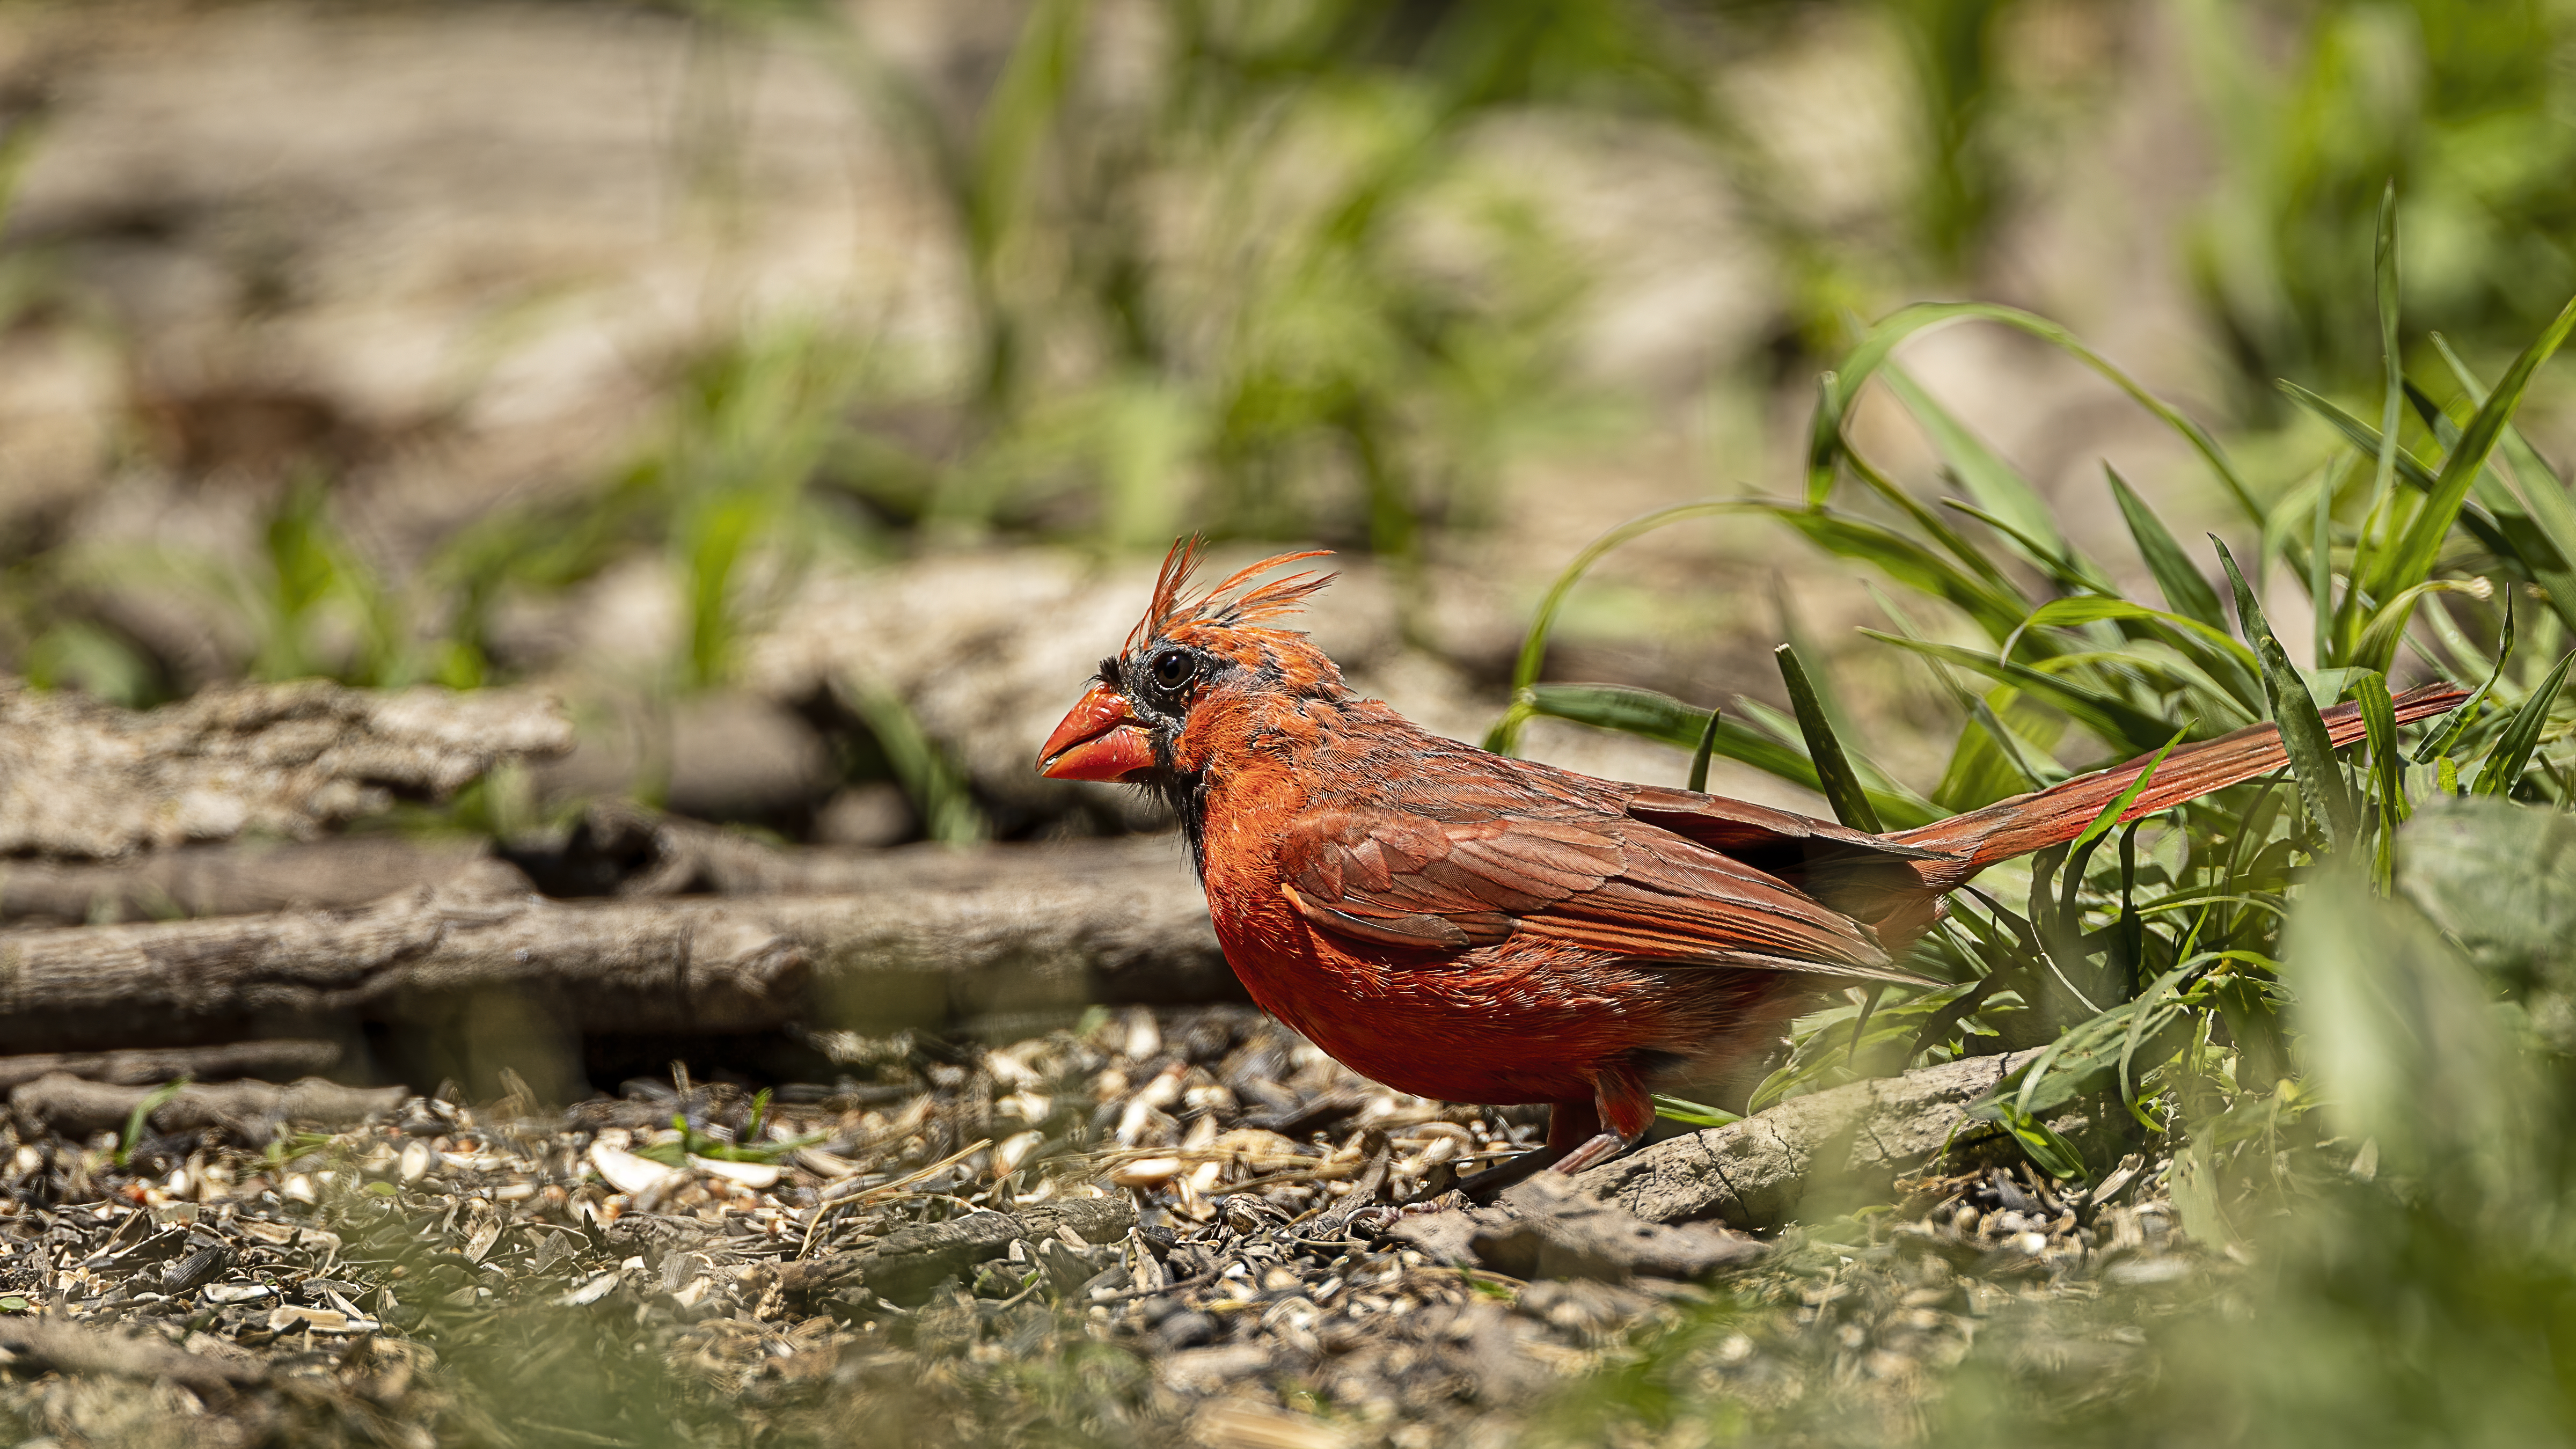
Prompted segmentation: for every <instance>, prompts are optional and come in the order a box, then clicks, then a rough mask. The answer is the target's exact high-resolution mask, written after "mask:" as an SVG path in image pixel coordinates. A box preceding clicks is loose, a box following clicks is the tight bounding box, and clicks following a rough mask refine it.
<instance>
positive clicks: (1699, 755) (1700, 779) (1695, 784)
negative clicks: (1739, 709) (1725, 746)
mask: <svg viewBox="0 0 2576 1449" xmlns="http://www.w3.org/2000/svg"><path fill="white" fill-rule="evenodd" d="M1720 718H1721V715H1720V712H1719V711H1717V710H1710V711H1709V712H1708V727H1707V728H1705V729H1703V730H1701V731H1700V732H1699V743H1698V744H1696V745H1693V746H1691V763H1690V788H1691V792H1692V793H1693V794H1705V793H1706V792H1707V790H1708V760H1709V756H1711V755H1713V754H1715V753H1716V752H1717V722H1718V720H1719V719H1720Z"/></svg>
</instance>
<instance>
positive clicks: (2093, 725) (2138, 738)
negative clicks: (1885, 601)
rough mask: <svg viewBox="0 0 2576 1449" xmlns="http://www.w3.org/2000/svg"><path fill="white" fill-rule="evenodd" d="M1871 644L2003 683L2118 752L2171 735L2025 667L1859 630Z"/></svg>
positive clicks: (2164, 723) (2167, 727)
mask: <svg viewBox="0 0 2576 1449" xmlns="http://www.w3.org/2000/svg"><path fill="white" fill-rule="evenodd" d="M1861 632H1862V633H1864V634H1867V635H1868V636H1869V637H1871V638H1873V639H1879V640H1883V641H1885V642H1887V643H1890V644H1893V645H1895V646H1896V647H1898V648H1899V649H1910V650H1912V651H1913V652H1915V653H1917V654H1920V655H1923V656H1924V657H1926V658H1929V659H1938V660H1941V661H1943V662H1945V663H1949V664H1956V665H1958V666H1959V667H1960V668H1962V669H1970V670H1974V671H1976V672H1977V673H1979V674H1982V675H1984V676H1986V677H1987V678H1988V679H1992V680H1994V681H1996V682H1997V683H1999V684H2009V685H2012V686H2013V687H2014V688H2016V689H2019V690H2021V691H2022V692H2023V693H2025V694H2028V695H2030V696H2031V697H2032V698H2034V699H2038V700H2040V701H2043V702H2044V703H2047V704H2050V705H2054V706H2056V707H2057V708H2058V709H2061V710H2064V711H2065V712H2066V713H2067V714H2069V715H2072V716H2073V717H2074V718H2075V721H2076V723H2078V724H2081V725H2083V726H2084V727H2085V728H2086V729H2088V730H2091V731H2092V732H2093V733H2095V734H2097V735H2099V736H2101V737H2102V739H2103V740H2104V741H2105V742H2106V743H2108V744H2111V745H2112V746H2114V747H2117V748H2125V749H2127V750H2128V751H2129V752H2130V753H2132V754H2142V753H2144V752H2146V751H2148V750H2152V749H2154V748H2155V747H2156V746H2157V745H2159V744H2161V743H2163V741H2164V738H2165V736H2167V735H2169V734H2172V733H2173V729H2174V727H2173V722H2172V721H2171V720H2164V719H2158V718H2157V717H2156V716H2154V715H2151V714H2148V713H2147V712H2146V711H2144V710H2142V709H2139V708H2137V707H2136V706H2135V705H2132V704H2129V703H2127V702H2126V701H2123V700H2119V699H2114V698H2112V697H2111V696H2109V695H2106V694H2101V693H2098V692H2096V691H2094V690H2090V689H2086V688H2084V687H2083V686H2081V685H2077V684H2070V683H2068V682H2066V681H2065V680H2062V679H2059V678H2057V677H2055V676H2053V675H2049V674H2044V673H2042V672H2040V671H2039V670H2036V669H2033V668H2031V667H2030V666H2028V665H2026V664H2014V663H2011V662H2009V661H2007V660H2002V659H1996V658H1992V657H1990V656H1987V655H1984V654H1980V653H1978V652H1977V651H1976V650H1974V649H1963V648H1961V647H1960V646H1958V645H1956V644H1936V643H1932V642H1930V641H1928V640H1922V639H1906V638H1901V637H1899V636H1897V635H1894V634H1882V633H1880V632H1878V631H1877V630H1875V629H1863V630H1862V631H1861Z"/></svg>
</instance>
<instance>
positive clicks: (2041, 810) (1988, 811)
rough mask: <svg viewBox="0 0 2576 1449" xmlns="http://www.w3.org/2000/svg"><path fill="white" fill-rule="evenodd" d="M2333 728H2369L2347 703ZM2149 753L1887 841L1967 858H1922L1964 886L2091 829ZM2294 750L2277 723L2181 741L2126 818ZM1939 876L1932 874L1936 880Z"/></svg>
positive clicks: (2342, 739)
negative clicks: (2020, 857) (2283, 744)
mask: <svg viewBox="0 0 2576 1449" xmlns="http://www.w3.org/2000/svg"><path fill="white" fill-rule="evenodd" d="M2467 697H2468V691H2466V690H2464V689H2460V688H2458V687H2456V686H2454V685H2448V684H2428V685H2424V686H2423V687H2421V688H2418V689H2410V690H2408V691H2406V692H2405V693H2404V694H2401V695H2399V696H2397V699H2396V701H2395V703H2396V705H2397V722H2398V723H2399V724H2410V723H2413V722H2414V721H2416V720H2420V719H2428V718H2430V717H2432V716H2434V715H2437V714H2440V713H2442V712H2443V711H2444V710H2447V709H2451V708H2453V707H2455V706H2456V705H2458V704H2459V702H2460V701H2461V700H2463V699H2466V698H2467ZM2325 721H2326V732H2327V733H2328V734H2329V735H2331V736H2332V737H2333V739H2334V742H2335V745H2336V747H2337V748H2341V747H2342V746H2344V745H2348V744H2351V743H2353V742H2354V741H2356V740H2358V739H2360V738H2361V737H2362V736H2363V735H2364V734H2365V733H2366V732H2367V731H2366V730H2365V728H2364V726H2363V724H2362V721H2361V710H2360V707H2359V706H2357V705H2350V704H2340V705H2337V706H2335V707H2334V708H2332V709H2329V710H2327V711H2325ZM2151 758H2153V757H2152V756H2146V757H2141V758H2139V759H2135V760H2131V761H2129V762H2128V763H2127V764H2125V765H2115V766H2113V767H2112V768H2110V769H2108V770H2098V771H2095V772H2094V773H2092V774H2090V775H2081V776H2078V777H2076V778H2075V779H2072V780H2067V781H2065V782H2063V783H2060V784H2056V785H2051V786H2050V787H2048V788H2047V789H2045V790H2040V791H2037V792H2035V793H2032V794H2028V795H2016V796H2014V797H2013V798H2011V799H2009V800H1998V801H1996V802H1995V803H1994V804H1992V805H1988V806H1986V807H1985V808H1984V809H1982V810H1972V811H1970V812H1969V813H1967V814H1965V815H1953V816H1951V817H1950V818H1949V819H1947V820H1936V821H1934V822H1933V823H1931V824H1930V825H1926V826H1922V827H1920V828H1919V829H1914V830H1908V831H1904V832H1902V833H1900V834H1896V835H1890V836H1889V837H1887V838H1888V839H1890V840H1893V841H1896V842H1898V843H1900V844H1904V845H1918V846H1921V847H1923V848H1924V849H1926V850H1938V851H1942V852H1944V853H1947V854H1954V855H1957V856H1960V857H1961V859H1958V860H1956V861H1941V862H1933V861H1922V862H1918V868H1919V869H1922V870H1923V873H1924V876H1925V880H1924V883H1925V884H1926V885H1930V886H1933V887H1935V888H1936V889H1940V890H1948V889H1951V888H1952V887H1954V886H1957V885H1960V884H1962V883H1964V882H1965V881H1966V880H1967V879H1968V878H1969V877H1970V876H1973V875H1975V874H1976V873H1977V872H1978V871H1981V870H1983V869H1985V868H1986V867H1987V866H1990V865H1993V864H1994V863H1995V862H1997V861H2000V860H2010V859H2012V858H2013V857H2014V856H2017V855H2028V854H2030V853H2031V852H2032V851H2034V850H2046V849H2047V848H2048V847H2050V846H2052V845H2063V844H2065V843H2066V842H2067V841H2070V840H2073V839H2074V838H2075V837H2076V836H2078V835H2081V834H2083V833H2084V827H2085V826H2086V825H2088V824H2090V823H2092V820H2093V817H2094V816H2096V815H2099V814H2101V813H2102V807H2103V806H2105V805H2108V804H2110V803H2111V802H2112V801H2114V800H2117V799H2119V798H2120V792H2121V791H2123V790H2126V789H2128V788H2129V784H2130V782H2131V781H2133V780H2135V779H2137V778H2138V773H2139V772H2140V771H2141V770H2144V769H2145V768H2146V767H2147V760H2148V759H2151ZM2289 758H2290V757H2289V753H2288V751H2286V750H2284V749H2283V748H2282V747H2281V731H2280V730H2279V728H2278V727H2276V726H2273V725H2267V724H2263V725H2249V726H2247V727H2246V728H2244V729H2241V730H2238V731H2236V732H2235V733H2234V734H2230V735H2221V736H2219V737H2218V738H2217V739H2214V740H2204V741H2202V742H2201V743H2199V744H2196V745H2183V746H2178V747H2177V748H2176V749H2175V750H2174V752H2173V753H2172V754H2170V755H2167V756H2165V761H2164V763H2163V764H2161V765H2158V766H2157V767H2156V773H2155V778H2154V779H2152V780H2149V781H2148V782H2147V787H2146V788H2145V789H2143V790H2141V791H2139V792H2138V798H2137V799H2135V800H2133V801H2131V802H2130V803H2129V808H2128V809H2126V810H2124V811H2122V812H2121V813H2120V818H2121V819H2122V820H2124V821H2127V820H2135V819H2137V818H2138V817H2139V816H2141V815H2152V814H2154V813H2155V812H2157V811H2159V810H2170V809H2172V808H2173V807H2174V806H2176V805H2179V804H2181V803H2183V802H2184V801H2186V800H2195V799H2198V798H2199V797H2201V796H2203V795H2206V794H2208V793H2209V792H2210V791H2212V790H2223V789H2225V788H2226V787H2228V786H2230V785H2233V784H2236V783H2237V782H2239V781H2242V780H2250V779H2253V778H2254V777H2255V776H2257V775H2265V774H2269V773H2271V772H2272V771H2274V770H2277V769H2279V768H2281V767H2282V766H2283V765H2285V764H2287V763H2289ZM1936 876H1937V877H1938V878H1937V879H1935V878H1934V877H1936Z"/></svg>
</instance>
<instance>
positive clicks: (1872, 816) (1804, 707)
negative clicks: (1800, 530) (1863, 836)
mask: <svg viewBox="0 0 2576 1449" xmlns="http://www.w3.org/2000/svg"><path fill="white" fill-rule="evenodd" d="M1772 657H1773V658H1775V659H1777V660H1779V661H1780V681H1781V683H1783V684H1785V685H1787V686H1788V689H1789V705H1790V707H1791V708H1792V709H1794V710H1796V711H1797V714H1798V732H1799V733H1800V734H1802V735H1804V736H1806V740H1807V758H1808V759H1809V760H1810V761H1811V762H1812V763H1813V764H1814V765H1815V767H1816V777H1817V779H1818V780H1819V781H1821V782H1822V783H1823V785H1824V787H1825V803H1826V804H1828V805H1830V806H1832V807H1833V811H1834V818H1835V819H1836V820H1839V821H1841V822H1842V823H1844V824H1845V825H1848V826H1850V827H1851V828H1852V829H1854V830H1866V831H1868V832H1869V833H1870V834H1872V835H1876V834H1878V833H1879V832H1881V831H1882V830H1885V829H1886V828H1887V827H1886V826H1884V825H1881V824H1880V823H1879V820H1878V812H1877V811H1876V810H1873V809H1871V808H1870V804H1869V795H1868V793H1867V792H1866V791H1864V790H1863V789H1862V788H1861V783H1860V776H1859V775H1857V774H1855V773H1853V771H1852V767H1851V761H1850V760H1849V759H1848V758H1846V757H1845V756H1844V754H1843V745H1842V741H1841V740H1839V739H1837V738H1835V736H1834V726H1833V722H1832V721H1831V720H1830V719H1828V718H1826V716H1825V706H1824V701H1823V700H1821V699H1819V698H1818V697H1817V695H1816V686H1815V683H1814V682H1813V681H1812V680H1810V679H1808V678H1807V667H1806V665H1804V664H1802V663H1800V662H1799V660H1798V651H1797V650H1796V649H1794V648H1792V647H1790V646H1789V645H1786V644H1783V645H1781V646H1780V647H1779V648H1778V649H1776V650H1773V651H1772Z"/></svg>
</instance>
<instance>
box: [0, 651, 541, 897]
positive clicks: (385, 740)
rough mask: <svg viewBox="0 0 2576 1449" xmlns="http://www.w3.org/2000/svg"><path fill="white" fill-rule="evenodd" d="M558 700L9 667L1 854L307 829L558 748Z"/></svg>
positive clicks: (83, 851)
mask: <svg viewBox="0 0 2576 1449" xmlns="http://www.w3.org/2000/svg"><path fill="white" fill-rule="evenodd" d="M571 744H572V727H571V725H570V723H569V722H567V721H566V720H565V718H564V716H563V712H562V710H561V709H560V708H559V707H557V706H556V704H555V703H554V701H552V700H550V699H544V698H541V697H538V696H534V695H529V694H523V693H517V692H513V691H507V690H482V691H476V692H473V693H469V694H459V693H455V692H453V691H450V690H444V689H434V688H427V687H423V688H417V689H406V690H401V691H398V692H390V693H387V692H374V691H368V690H361V689H348V688H344V687H342V686H340V685H336V684H332V683H329V682H327V681H324V680H303V681H299V682H297V683H293V684H243V685H226V686H220V687H217V688H214V689H208V690H205V691H203V692H202V693H199V694H198V695H196V696H195V697H193V698H191V699H187V700H184V701H181V702H180V703H177V704H172V705H166V706H164V707H162V708H160V709H157V710H153V711H151V712H150V713H147V714H137V713H135V712H133V711H130V710H123V709H118V708H116V707H114V706H112V705H106V704H101V703H98V702H97V701H95V700H91V699H87V698H85V697H83V696H80V695H77V694H56V693H49V692H45V691H40V690H34V689H30V688H28V687H27V686H26V685H24V684H23V683H21V682H19V681H17V680H15V679H7V678H0V855H25V854H40V855H56V856H70V857H76V858H108V857H114V856H120V855H123V854H125V853H126V852H128V851H130V850H134V849H136V848H138V847H144V846H169V845H177V844H179V843H181V842H183V841H189V840H223V839H230V838H231V837H233V836H236V835H239V834H241V833H242V832H244V831H260V832H263V833H269V834H275V835H283V836H288V837H293V838H304V837H309V836H312V835H314V834H316V833H318V832H319V831H320V830H321V829H322V827H324V826H326V825H329V824H331V823H333V822H335V821H340V820H347V819H350V818H352V817H354V816H358V815H363V814H367V813H370V812H372V811H375V810H380V809H382V808H384V806H385V805H387V804H389V803H390V802H391V801H392V799H393V797H394V795H395V794H396V793H403V794H410V795H421V796H431V797H436V796H443V795H445V794H447V793H449V792H450V791H453V790H455V789H456V788H457V787H459V786H461V785H463V784H465V783H466V782H467V781H468V780H471V779H473V778H474V777H475V776H477V775H480V774H482V773H483V772H484V771H485V770H488V769H490V768H491V767H492V766H493V765H494V764H495V763H497V762H499V761H501V760H503V759H506V758H511V757H514V756H530V755H549V754H556V753H559V752H561V751H563V750H565V749H567V748H569V747H570V746H571Z"/></svg>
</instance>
